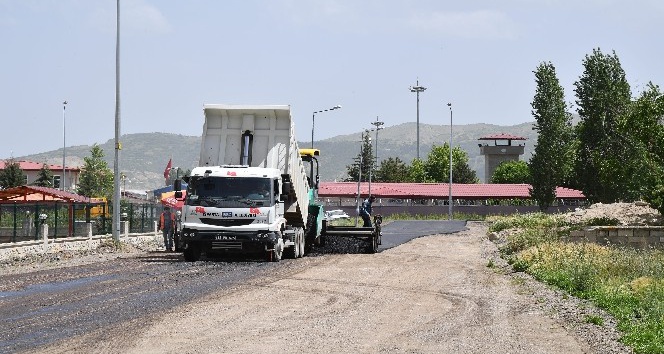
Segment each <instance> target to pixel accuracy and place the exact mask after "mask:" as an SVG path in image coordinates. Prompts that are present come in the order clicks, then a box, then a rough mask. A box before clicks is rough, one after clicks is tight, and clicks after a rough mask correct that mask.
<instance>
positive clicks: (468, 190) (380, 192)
mask: <svg viewBox="0 0 664 354" xmlns="http://www.w3.org/2000/svg"><path fill="white" fill-rule="evenodd" d="M360 193H361V195H362V196H366V195H368V194H369V184H368V183H362V184H361V188H360ZM371 194H372V195H375V196H376V197H378V198H393V199H448V198H449V184H447V183H372V184H371ZM356 195H357V183H356V182H321V183H320V189H319V190H318V196H319V197H323V198H331V197H339V198H354V197H355V196H356ZM452 199H454V200H488V199H531V198H530V185H529V184H460V183H456V184H455V183H453V184H452ZM556 199H561V200H585V199H586V197H585V195H583V193H582V192H581V191H578V190H575V189H569V188H563V187H558V188H556Z"/></svg>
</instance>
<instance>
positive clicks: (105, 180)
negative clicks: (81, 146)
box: [78, 144, 113, 198]
mask: <svg viewBox="0 0 664 354" xmlns="http://www.w3.org/2000/svg"><path fill="white" fill-rule="evenodd" d="M90 155H91V156H88V157H84V158H83V161H84V164H83V169H82V171H81V175H80V177H79V183H78V194H81V195H84V196H86V197H95V198H100V197H106V198H111V196H112V195H113V171H111V169H110V168H108V164H107V163H106V161H104V150H102V148H101V147H99V145H97V144H94V145H93V146H92V148H91V149H90Z"/></svg>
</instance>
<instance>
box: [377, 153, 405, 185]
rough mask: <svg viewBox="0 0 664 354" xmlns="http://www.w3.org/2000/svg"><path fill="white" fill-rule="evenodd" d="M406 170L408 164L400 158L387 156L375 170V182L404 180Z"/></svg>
mask: <svg viewBox="0 0 664 354" xmlns="http://www.w3.org/2000/svg"><path fill="white" fill-rule="evenodd" d="M408 172H409V171H408V166H407V165H406V163H405V162H403V161H401V159H400V158H398V157H388V158H387V159H386V160H383V161H381V162H380V167H379V168H378V170H376V182H406V181H408Z"/></svg>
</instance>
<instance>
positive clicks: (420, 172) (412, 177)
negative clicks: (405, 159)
mask: <svg viewBox="0 0 664 354" xmlns="http://www.w3.org/2000/svg"><path fill="white" fill-rule="evenodd" d="M408 182H415V183H427V182H431V178H429V176H427V171H426V168H425V167H424V161H422V160H421V159H417V158H415V159H413V162H411V164H410V166H409V167H408Z"/></svg>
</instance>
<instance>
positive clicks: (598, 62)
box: [574, 49, 631, 203]
mask: <svg viewBox="0 0 664 354" xmlns="http://www.w3.org/2000/svg"><path fill="white" fill-rule="evenodd" d="M583 66H584V72H583V74H582V75H581V77H580V78H579V80H578V81H577V82H575V83H574V86H575V87H576V89H575V92H576V97H577V100H576V104H577V106H578V107H579V108H578V113H579V117H580V118H581V121H580V122H579V124H578V126H577V137H578V140H579V145H578V149H577V160H576V164H575V175H576V177H577V179H578V183H579V185H578V187H579V188H581V190H582V191H583V193H584V194H585V196H586V198H588V200H589V201H591V202H604V203H611V202H614V201H616V200H618V199H621V198H623V197H625V195H624V191H625V186H626V185H627V184H628V183H629V178H630V176H629V175H628V173H627V172H628V171H627V170H626V169H625V161H626V158H627V156H626V154H627V153H628V150H629V149H630V146H629V143H628V140H627V139H625V137H624V136H621V132H620V127H619V123H620V119H621V118H624V115H625V114H626V113H627V111H628V109H629V106H630V102H631V92H630V87H629V84H628V83H627V79H626V78H625V71H624V70H623V69H622V66H621V65H620V60H619V59H618V56H617V55H616V53H615V52H613V54H612V55H608V54H603V53H602V52H601V51H600V50H599V49H594V50H593V53H592V54H591V55H586V58H585V60H584V61H583Z"/></svg>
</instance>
